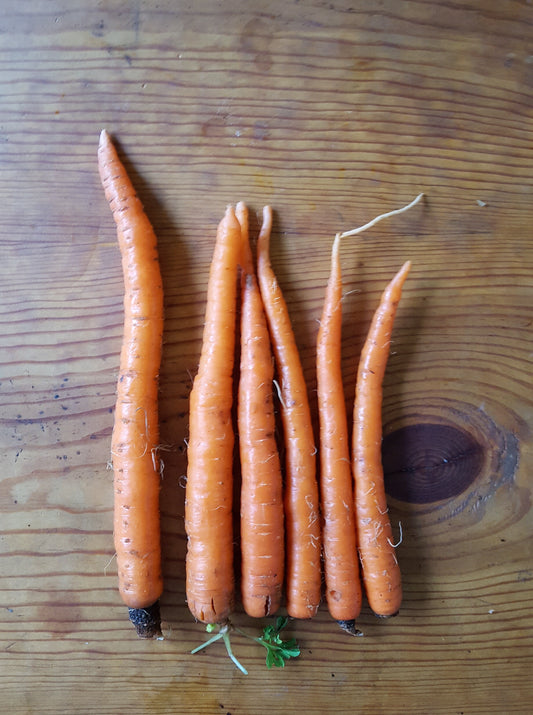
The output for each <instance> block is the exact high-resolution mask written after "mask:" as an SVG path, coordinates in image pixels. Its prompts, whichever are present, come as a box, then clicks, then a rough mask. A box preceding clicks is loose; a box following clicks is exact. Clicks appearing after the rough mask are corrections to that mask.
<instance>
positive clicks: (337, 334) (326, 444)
mask: <svg viewBox="0 0 533 715" xmlns="http://www.w3.org/2000/svg"><path fill="white" fill-rule="evenodd" d="M422 196H423V194H419V195H418V196H417V197H416V199H414V201H412V202H411V203H410V204H408V205H407V206H404V207H402V208H400V209H396V210H394V211H389V212H387V213H384V214H381V215H380V216H377V217H376V218H374V219H372V221H370V222H368V223H366V224H365V225H364V226H360V227H359V228H356V229H353V230H352V231H347V232H345V233H338V234H337V235H336V236H335V240H334V242H333V248H332V251H331V270H330V276H329V280H328V285H327V288H326V297H325V301H324V308H323V311H322V316H321V320H320V329H319V332H318V340H317V395H318V415H319V424H320V467H321V469H320V486H321V489H320V491H321V506H322V517H323V541H324V571H325V580H326V600H327V603H328V610H329V612H330V614H331V615H332V616H333V618H335V619H336V620H337V621H338V622H339V625H341V627H342V628H344V629H345V630H347V631H348V632H349V633H352V634H359V631H358V630H356V629H355V620H354V619H355V618H357V616H358V615H359V612H360V610H361V601H362V592H361V585H360V578H359V564H358V557H357V548H356V544H357V539H356V529H355V516H354V504H353V486H352V466H351V463H350V448H349V439H348V425H347V418H346V410H345V401H344V390H343V383H342V372H341V329H342V278H341V268H340V261H339V247H340V241H341V239H343V238H346V237H348V236H354V235H356V234H359V233H362V232H363V231H366V230H367V229H369V228H371V227H372V226H374V225H375V224H376V223H378V222H379V221H382V220H383V219H384V218H389V217H390V216H394V215H396V214H399V213H403V212H404V211H407V210H408V209H410V208H411V207H412V206H414V205H415V204H417V203H418V202H419V201H420V199H421V198H422Z"/></svg>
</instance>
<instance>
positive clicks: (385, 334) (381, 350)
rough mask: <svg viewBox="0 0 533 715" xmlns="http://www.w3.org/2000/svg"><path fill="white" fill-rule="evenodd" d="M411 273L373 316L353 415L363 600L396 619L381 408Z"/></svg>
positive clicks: (397, 280) (403, 273)
mask: <svg viewBox="0 0 533 715" xmlns="http://www.w3.org/2000/svg"><path fill="white" fill-rule="evenodd" d="M410 267H411V263H410V262H409V261H407V263H405V264H404V265H403V266H402V268H401V269H400V271H399V272H398V273H397V274H396V276H395V277H394V278H393V279H392V281H391V282H390V283H389V285H388V286H387V288H386V289H385V291H384V293H383V295H382V298H381V302H380V305H379V307H378V309H377V310H376V313H375V314H374V317H373V320H372V323H371V326H370V329H369V332H368V336H367V339H366V342H365V344H364V346H363V350H362V352H361V359H360V362H359V368H358V371H357V382H356V393H355V404H354V413H353V418H354V432H353V446H352V449H353V470H354V478H355V514H356V525H357V540H358V545H359V555H360V559H361V565H362V571H363V582H364V585H365V591H366V595H367V599H368V602H369V604H370V607H371V608H372V610H373V611H374V613H376V615H378V616H392V615H395V614H396V613H397V612H398V610H399V608H400V604H401V600H402V586H401V576H400V569H399V566H398V561H397V559H396V554H395V546H394V544H393V542H392V530H391V525H390V520H389V517H388V513H387V502H386V496H385V487H384V481H383V466H382V463H381V439H382V421H381V408H382V395H383V387H382V385H383V377H384V375H385V368H386V365H387V360H388V356H389V346H390V338H391V333H392V327H393V323H394V317H395V315H396V310H397V307H398V302H399V300H400V296H401V292H402V286H403V284H404V281H405V279H406V278H407V274H408V273H409V269H410Z"/></svg>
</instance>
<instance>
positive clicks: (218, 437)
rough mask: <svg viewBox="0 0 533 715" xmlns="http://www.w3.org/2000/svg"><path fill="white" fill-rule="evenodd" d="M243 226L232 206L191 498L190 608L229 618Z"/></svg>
mask: <svg viewBox="0 0 533 715" xmlns="http://www.w3.org/2000/svg"><path fill="white" fill-rule="evenodd" d="M241 253H242V251H241V227H240V224H239V222H238V220H237V218H236V216H235V211H234V209H233V207H231V206H228V208H227V209H226V213H225V215H224V218H223V219H222V221H221V222H220V224H219V226H218V230H217V237H216V243H215V249H214V254H213V259H212V262H211V269H210V275H209V282H208V288H207V307H206V314H205V325H204V333H203V343H202V350H201V355H200V363H199V368H198V374H197V375H196V378H195V380H194V384H193V388H192V391H191V395H190V406H189V407H190V417H189V446H188V452H187V456H188V468H187V485H186V502H185V529H186V532H187V538H188V542H187V558H186V591H187V603H188V606H189V610H190V611H191V613H192V614H193V616H194V617H195V618H197V619H198V620H200V621H202V622H204V623H208V624H215V623H225V622H226V621H227V619H228V616H229V614H230V612H231V609H232V606H233V601H234V574H233V516H232V499H233V448H234V432H233V425H232V402H233V364H234V352H235V327H236V325H235V323H236V300H237V271H238V265H239V261H240V259H241Z"/></svg>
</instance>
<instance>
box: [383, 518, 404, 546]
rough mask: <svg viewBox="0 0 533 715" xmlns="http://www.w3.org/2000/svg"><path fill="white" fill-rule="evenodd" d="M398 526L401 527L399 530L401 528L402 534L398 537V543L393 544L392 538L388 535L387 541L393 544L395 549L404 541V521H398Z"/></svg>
mask: <svg viewBox="0 0 533 715" xmlns="http://www.w3.org/2000/svg"><path fill="white" fill-rule="evenodd" d="M398 528H399V530H400V536H399V537H398V541H397V542H396V544H393V543H392V541H391V540H390V539H389V537H388V536H387V541H388V542H389V545H390V546H392V548H393V549H397V548H398V546H399V545H400V544H401V543H402V541H403V531H402V522H401V521H399V522H398Z"/></svg>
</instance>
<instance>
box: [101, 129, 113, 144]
mask: <svg viewBox="0 0 533 715" xmlns="http://www.w3.org/2000/svg"><path fill="white" fill-rule="evenodd" d="M110 141H111V137H110V135H109V132H108V131H107V129H102V131H101V132H100V146H102V145H104V144H108V143H109V142H110Z"/></svg>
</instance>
